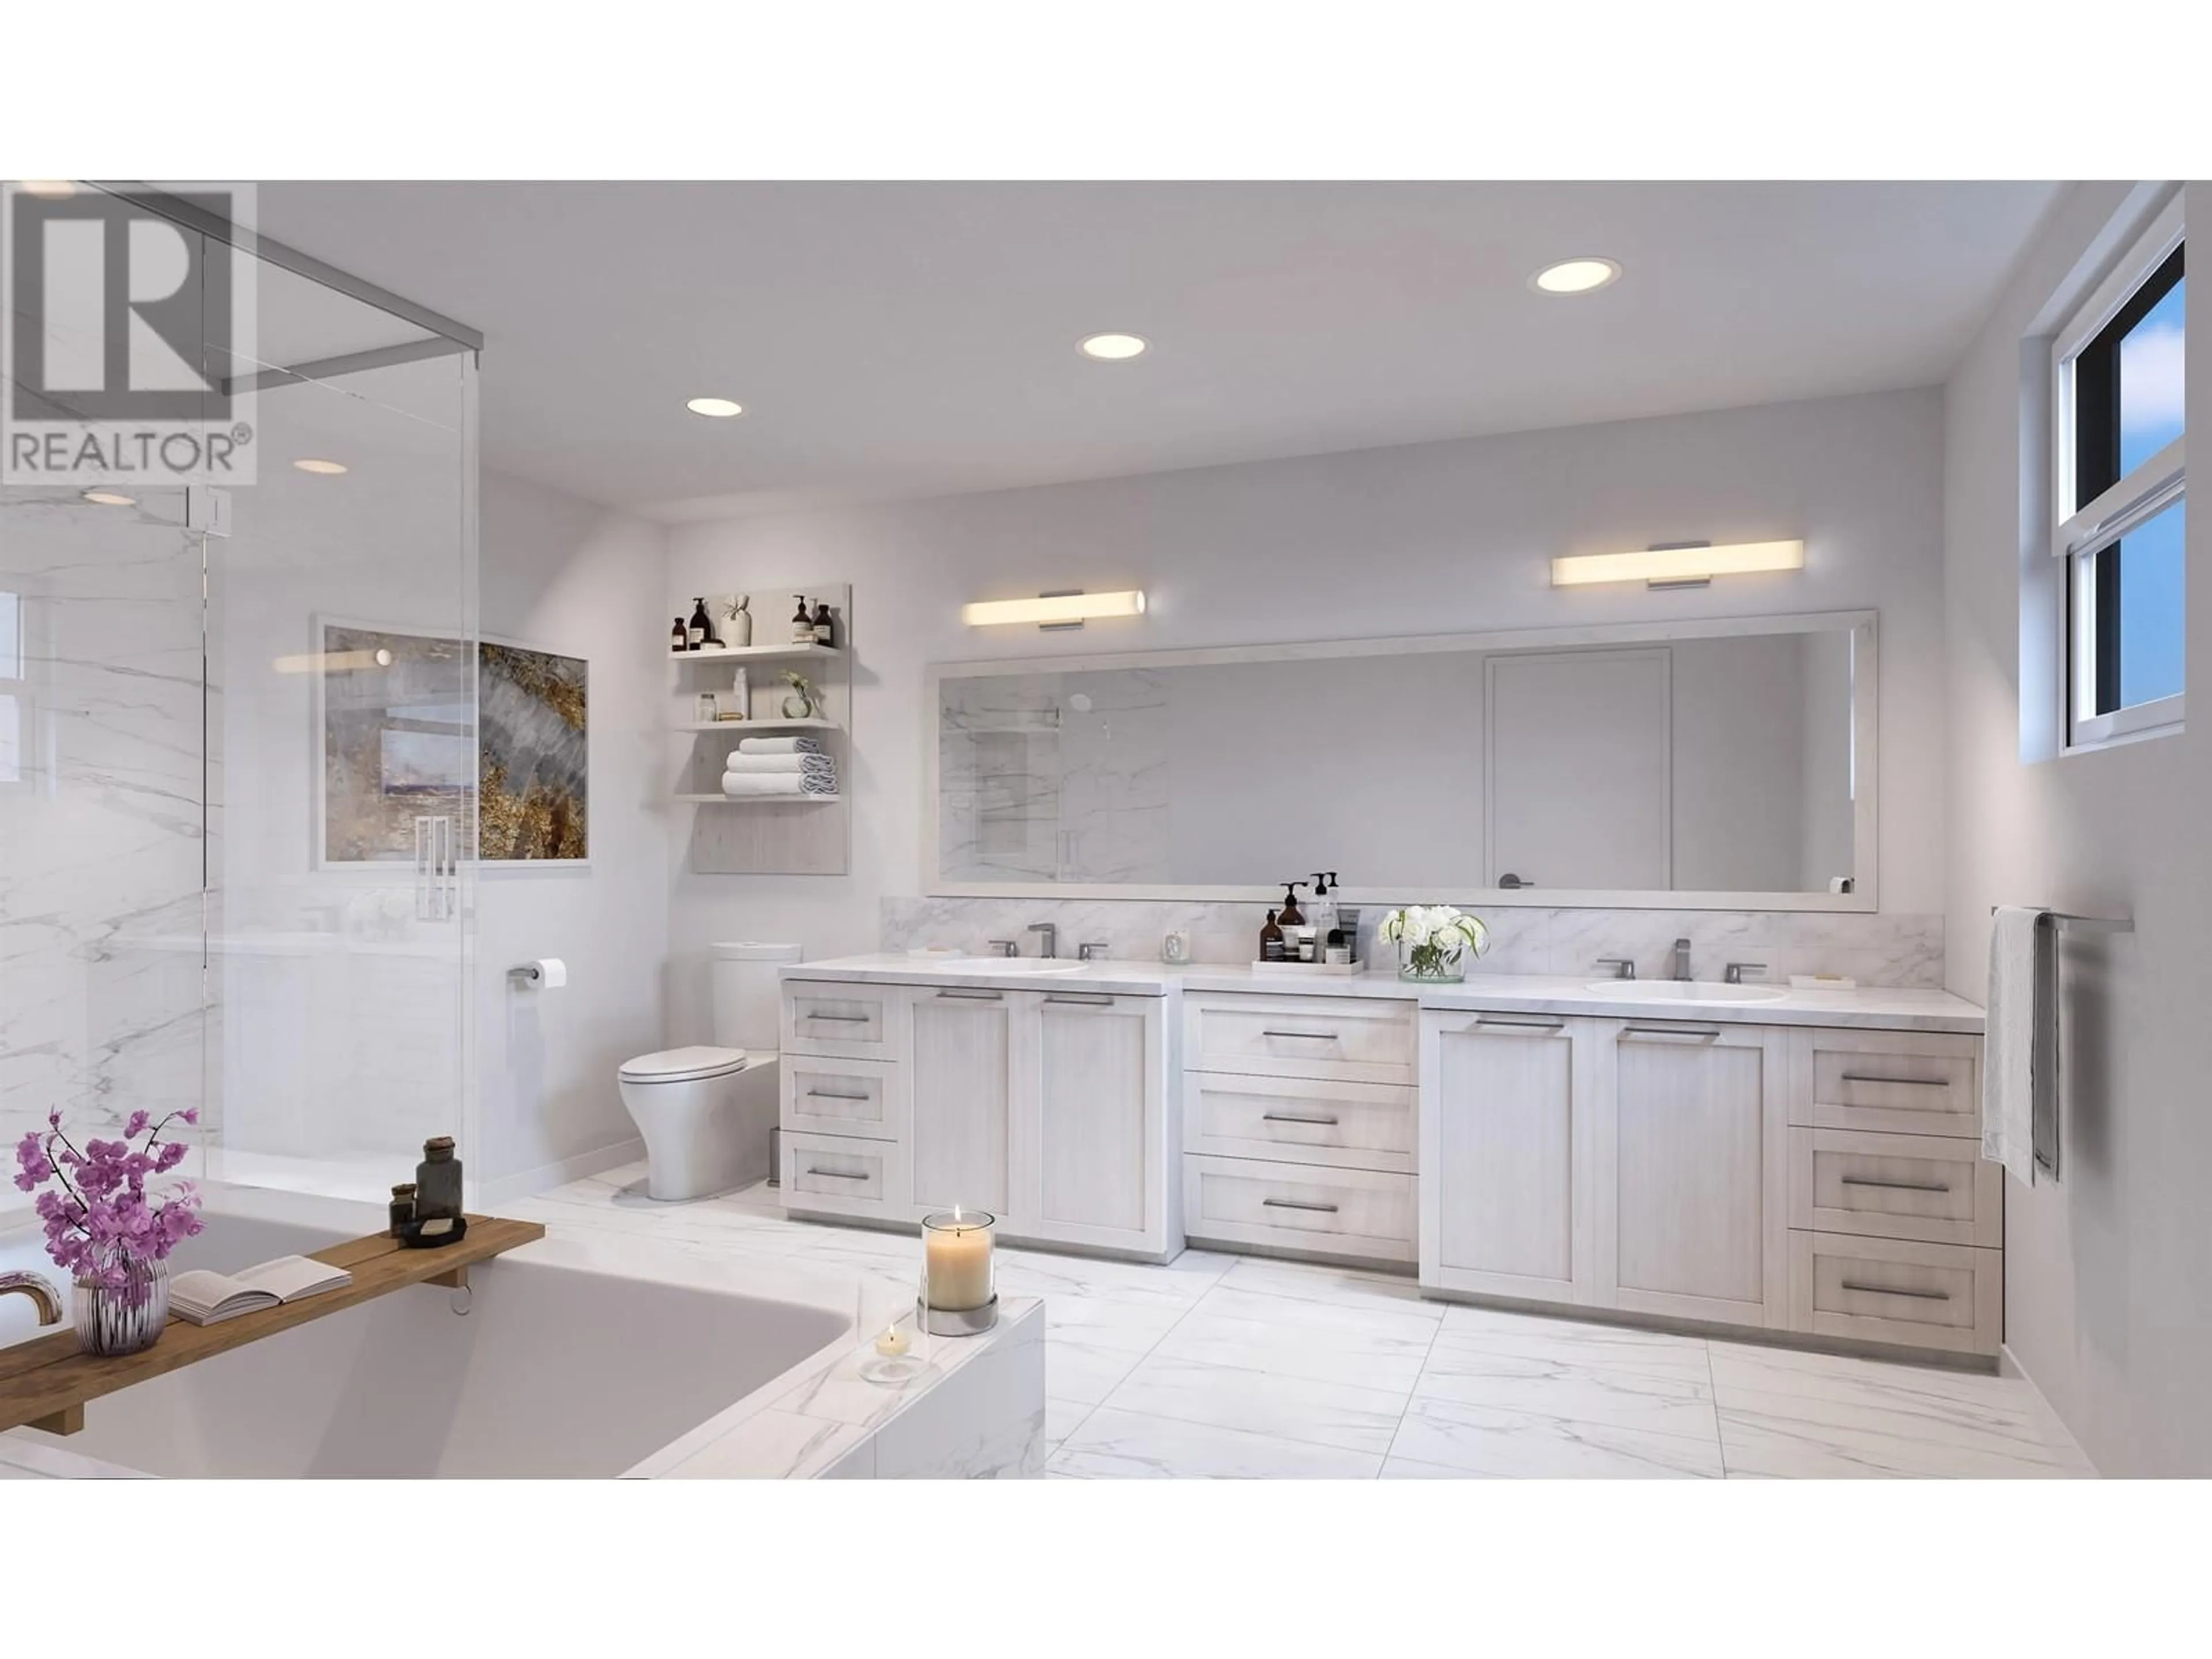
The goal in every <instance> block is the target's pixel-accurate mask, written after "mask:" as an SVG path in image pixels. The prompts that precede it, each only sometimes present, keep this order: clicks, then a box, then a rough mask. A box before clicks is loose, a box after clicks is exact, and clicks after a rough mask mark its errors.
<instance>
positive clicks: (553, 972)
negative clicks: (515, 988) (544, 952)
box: [530, 957, 568, 991]
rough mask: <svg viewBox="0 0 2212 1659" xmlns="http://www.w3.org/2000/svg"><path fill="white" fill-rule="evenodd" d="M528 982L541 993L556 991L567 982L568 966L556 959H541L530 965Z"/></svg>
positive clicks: (558, 958)
mask: <svg viewBox="0 0 2212 1659" xmlns="http://www.w3.org/2000/svg"><path fill="white" fill-rule="evenodd" d="M530 982H531V983H532V985H535V986H536V987H538V989H539V990H541V991H557V990H559V989H560V988H561V987H562V986H564V985H566V984H567V983H568V963H565V962H563V961H562V960H561V958H560V957H540V958H539V959H538V961H536V962H533V963H531V964H530Z"/></svg>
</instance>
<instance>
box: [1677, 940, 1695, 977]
mask: <svg viewBox="0 0 2212 1659" xmlns="http://www.w3.org/2000/svg"><path fill="white" fill-rule="evenodd" d="M1674 977H1675V978H1676V979H1694V978H1696V977H1697V975H1694V974H1692V972H1691V971H1690V941H1689V940H1687V939H1676V940H1675V941H1674Z"/></svg>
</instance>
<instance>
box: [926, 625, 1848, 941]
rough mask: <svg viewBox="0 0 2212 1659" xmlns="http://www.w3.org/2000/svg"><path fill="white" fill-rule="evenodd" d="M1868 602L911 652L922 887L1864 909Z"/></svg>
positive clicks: (952, 892)
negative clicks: (1034, 650)
mask: <svg viewBox="0 0 2212 1659" xmlns="http://www.w3.org/2000/svg"><path fill="white" fill-rule="evenodd" d="M1875 631H1876V630H1875V615H1874V613H1873V612H1871V611H1838V612H1828V613H1820V614H1814V615H1803V616H1784V617H1742V618H1731V619H1725V620H1716V621H1705V622H1688V623H1635V624H1625V625H1620V626H1614V627H1592V628H1571V629H1519V630H1513V631H1501V632H1498V633H1492V634H1476V635H1431V636H1426V637H1422V638H1416V639H1399V640H1352V641H1316V642H1313V643H1308V644H1291V645H1272V646H1237V647H1221V648H1218V649H1200V650H1185V651H1154V652H1129V653H1116V654H1114V655H1109V656H1091V657H1083V656H1077V657H1052V658H1035V657H1031V658H1026V659H1011V660H1006V661H1000V662H970V663H955V664H945V665H937V666H933V667H932V668H930V669H929V671H928V672H927V677H926V678H927V698H926V701H925V704H924V707H925V711H926V719H927V732H926V733H925V741H924V753H925V756H926V757H927V759H926V763H925V765H924V769H923V771H924V792H925V800H924V802H923V813H922V822H923V829H924V840H925V842H926V846H925V848H924V859H925V863H924V869H925V871H926V872H928V875H929V878H930V879H931V886H930V891H931V892H932V893H933V894H937V895H942V896H1000V897H1004V896H1034V897H1061V898H1148V899H1157V898H1190V899H1202V900H1226V901H1244V900H1265V899H1267V897H1269V896H1273V895H1277V894H1279V892H1280V891H1281V886H1282V884H1283V883H1284V882H1285V881H1286V880H1289V879H1291V878H1304V877H1305V876H1307V875H1308V874H1310V872H1314V871H1334V872H1337V873H1338V875H1339V876H1340V878H1341V882H1342V890H1343V896H1344V898H1345V899H1346V901H1347V902H1370V903H1381V902H1398V901H1404V900H1407V899H1420V900H1425V901H1437V902H1442V901H1449V902H1455V903H1481V904H1486V905H1501V904H1533V905H1553V906H1563V907H1571V906H1614V907H1628V908H1672V909H1775V910H1872V909H1874V908H1875V899H1876V886H1875V874H1876V872H1875V776H1876V755H1875V705H1876V697H1877V683H1876V669H1877V664H1876V652H1875Z"/></svg>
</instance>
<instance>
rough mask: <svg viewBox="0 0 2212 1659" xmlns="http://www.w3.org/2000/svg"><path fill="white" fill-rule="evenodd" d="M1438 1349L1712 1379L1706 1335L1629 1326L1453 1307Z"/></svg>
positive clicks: (1442, 1328) (1701, 1380) (1702, 1380)
mask: <svg viewBox="0 0 2212 1659" xmlns="http://www.w3.org/2000/svg"><path fill="white" fill-rule="evenodd" d="M1436 1346H1437V1349H1438V1350H1439V1351H1443V1350H1448V1349H1457V1350H1466V1351H1469V1352H1479V1353H1489V1354H1496V1355H1516V1356H1519V1357H1521V1358H1526V1359H1530V1360H1536V1361H1541V1362H1546V1363H1553V1364H1569V1365H1594V1366H1598V1367H1601V1368H1602V1369H1605V1370H1629V1371H1638V1372H1641V1373H1643V1374H1644V1375H1646V1376H1674V1377H1680V1378H1682V1379H1683V1380H1685V1381H1686V1382H1693V1383H1705V1382H1709V1381H1710V1380H1711V1371H1710V1369H1709V1367H1708V1365H1707V1364H1706V1358H1705V1339H1704V1338H1703V1337H1699V1336H1677V1335H1674V1334H1670V1333H1668V1332H1664V1331H1644V1330H1638V1329H1635V1328H1632V1327H1629V1326H1620V1325H1600V1324H1595V1323H1585V1322H1581V1321H1578V1320H1571V1319H1552V1318H1547V1317H1544V1316H1541V1315H1536V1314H1516V1313H1504V1312H1501V1311H1498V1310H1492V1309H1489V1308H1470V1307H1455V1308H1453V1309H1452V1310H1450V1311H1449V1312H1448V1313H1446V1314H1445V1315H1444V1319H1443V1324H1442V1325H1441V1326H1440V1327H1438V1328H1437V1343H1436Z"/></svg>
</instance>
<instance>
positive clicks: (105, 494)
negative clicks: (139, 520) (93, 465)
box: [77, 489, 138, 507]
mask: <svg viewBox="0 0 2212 1659" xmlns="http://www.w3.org/2000/svg"><path fill="white" fill-rule="evenodd" d="M77 499H78V500H80V501H90V502H91V503H92V504H93V505H94V507H136V506H137V505H138V498H137V496H136V495H125V494H124V493H123V492H122V491H121V490H119V489H88V490H86V491H85V492H84V494H83V495H81V496H79V497H78V498H77Z"/></svg>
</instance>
